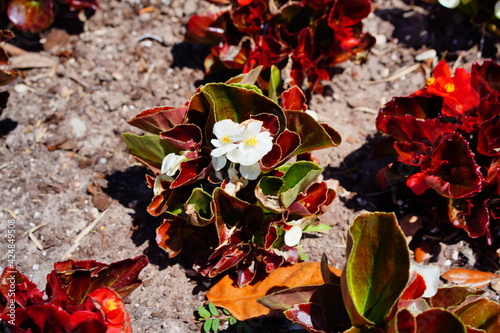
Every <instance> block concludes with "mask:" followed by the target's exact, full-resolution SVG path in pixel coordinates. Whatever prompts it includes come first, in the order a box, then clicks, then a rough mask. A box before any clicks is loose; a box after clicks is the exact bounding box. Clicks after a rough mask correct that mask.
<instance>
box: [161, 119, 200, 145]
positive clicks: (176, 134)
mask: <svg viewBox="0 0 500 333" xmlns="http://www.w3.org/2000/svg"><path fill="white" fill-rule="evenodd" d="M160 137H161V138H162V139H164V140H167V141H169V142H170V143H172V144H173V145H174V146H176V147H177V148H179V149H182V150H198V149H200V148H201V144H202V140H203V134H202V133H201V129H200V128H199V127H198V126H196V125H193V124H180V125H176V126H174V127H173V128H171V129H168V130H166V131H165V132H162V133H160Z"/></svg>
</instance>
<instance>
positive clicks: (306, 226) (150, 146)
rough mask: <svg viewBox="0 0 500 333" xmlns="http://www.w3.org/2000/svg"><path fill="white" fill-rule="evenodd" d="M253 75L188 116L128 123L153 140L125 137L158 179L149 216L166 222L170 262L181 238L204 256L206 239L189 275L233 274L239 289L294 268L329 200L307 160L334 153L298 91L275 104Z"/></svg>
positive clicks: (188, 109)
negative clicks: (305, 235) (261, 274)
mask: <svg viewBox="0 0 500 333" xmlns="http://www.w3.org/2000/svg"><path fill="white" fill-rule="evenodd" d="M259 72H260V67H259V68H257V69H255V70H253V71H251V72H249V73H248V74H242V75H240V76H237V77H235V78H233V79H230V80H229V81H228V82H226V83H210V84H207V85H204V86H201V87H200V88H198V90H197V91H196V93H195V94H194V95H193V96H192V97H191V99H190V100H189V101H188V102H186V104H185V105H184V106H181V107H177V108H176V107H157V108H153V109H149V110H145V111H143V112H141V113H140V114H139V115H137V116H136V117H134V118H133V119H131V120H130V121H129V123H130V124H131V125H133V126H136V127H138V128H140V129H142V130H144V131H146V132H149V133H150V134H148V135H135V134H131V133H125V134H123V139H124V140H125V143H126V144H127V146H128V149H129V150H130V152H131V153H132V155H133V156H134V157H135V158H136V159H138V160H139V161H140V162H142V163H144V164H145V165H146V166H147V167H148V168H149V169H150V170H151V171H152V172H153V173H154V175H153V176H151V175H147V176H146V178H147V181H148V184H149V186H150V187H151V188H153V192H154V197H153V199H152V202H151V204H150V205H149V207H148V209H147V210H148V212H149V213H150V214H152V215H154V216H165V220H164V222H163V224H162V225H161V226H160V227H159V228H158V229H157V236H156V241H157V243H158V244H159V246H160V247H161V248H163V249H165V250H166V251H167V252H168V253H169V255H170V256H172V257H173V256H176V255H177V254H178V253H179V252H180V251H181V248H182V243H183V239H184V238H186V237H188V236H190V235H191V236H194V237H198V241H199V242H200V246H199V248H201V247H202V245H201V244H202V242H203V237H205V236H203V237H202V236H201V235H205V234H208V236H206V237H207V238H208V239H209V243H210V249H209V250H207V251H205V252H203V253H201V254H200V255H198V257H197V260H196V263H195V265H194V268H195V270H197V271H198V272H200V273H201V274H203V275H205V276H208V277H214V276H216V275H218V274H220V273H222V272H224V271H226V270H227V269H229V268H235V269H236V271H237V274H238V279H237V283H238V285H239V286H244V285H246V284H248V283H249V282H251V281H252V280H253V279H254V277H255V275H256V273H257V272H258V271H267V272H269V271H271V270H273V269H275V268H276V267H279V266H281V265H282V264H284V263H295V262H297V261H298V259H299V258H298V255H299V254H298V251H297V247H296V245H297V244H298V243H299V241H300V238H301V235H302V231H303V230H306V231H307V230H312V228H317V216H318V214H320V213H321V212H322V209H323V208H324V207H325V206H327V205H329V204H330V203H331V202H332V200H333V199H334V197H335V191H333V190H332V189H330V188H328V186H327V184H326V183H325V182H322V181H319V180H318V177H319V176H320V174H321V172H322V168H320V167H319V166H318V165H317V164H315V163H313V162H311V159H312V157H311V155H310V154H309V152H310V151H313V150H316V149H322V148H327V147H335V146H337V145H338V144H339V143H340V136H339V134H338V133H337V132H336V131H335V130H333V129H332V128H331V127H329V126H328V125H326V124H320V123H319V122H318V121H317V120H316V119H315V118H314V116H315V114H314V113H313V112H311V111H308V110H306V104H305V96H304V94H303V93H302V91H301V90H300V89H299V88H298V87H296V86H294V87H292V88H290V89H288V90H287V91H285V92H283V94H282V95H281V97H280V98H279V101H278V98H277V97H276V96H275V98H274V99H271V98H268V97H266V96H265V95H263V93H262V92H261V90H260V89H259V88H258V87H257V86H255V85H254V83H255V80H256V78H257V77H258V75H259ZM270 90H271V91H275V89H270ZM271 95H273V96H274V95H275V94H272V93H271ZM278 102H279V103H278ZM294 156H297V159H296V160H295V161H294V162H293V160H292V157H294ZM315 225H316V227H314V226H315ZM196 235H198V236H196ZM210 235H211V236H210ZM200 238H202V239H200Z"/></svg>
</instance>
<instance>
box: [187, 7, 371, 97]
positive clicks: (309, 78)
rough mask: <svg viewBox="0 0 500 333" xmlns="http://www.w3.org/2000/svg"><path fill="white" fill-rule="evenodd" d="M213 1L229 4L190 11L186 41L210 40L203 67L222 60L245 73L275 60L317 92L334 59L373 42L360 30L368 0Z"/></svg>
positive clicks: (212, 66)
mask: <svg viewBox="0 0 500 333" xmlns="http://www.w3.org/2000/svg"><path fill="white" fill-rule="evenodd" d="M211 2H214V1H213V0H212V1H211ZM215 2H216V3H218V4H221V5H229V6H228V7H225V8H224V9H219V10H210V11H208V12H207V13H206V14H203V15H194V16H193V17H192V18H191V19H190V21H189V22H188V25H187V32H186V40H187V41H188V42H193V43H205V44H206V43H208V44H212V45H214V47H213V48H212V52H211V54H210V55H209V56H208V57H207V58H206V59H205V69H206V72H207V73H210V72H213V71H215V70H217V69H218V68H219V67H221V66H224V67H226V68H230V69H236V70H240V71H243V73H246V72H248V71H250V70H251V69H253V68H255V67H257V66H260V65H262V66H264V68H265V69H270V68H271V67H272V66H273V65H274V66H277V67H278V68H279V69H285V68H286V69H287V71H289V73H288V74H289V76H290V80H291V82H290V83H291V84H292V85H298V86H299V87H302V86H303V84H306V85H307V86H308V87H309V88H310V89H312V90H314V91H317V92H321V91H322V85H321V82H320V81H321V80H329V79H331V78H332V76H333V71H332V70H333V67H334V66H335V65H336V64H338V63H341V62H344V61H346V60H349V59H354V58H356V57H357V56H360V55H361V54H363V53H365V52H366V51H367V50H369V49H370V48H371V47H372V46H373V45H374V44H375V39H374V38H373V37H372V36H371V35H370V34H368V33H366V34H365V33H363V32H362V28H363V25H362V23H361V21H362V19H364V18H365V17H367V16H368V14H369V13H370V9H371V2H370V1H369V0H355V1H353V0H336V1H334V0H314V1H309V0H307V1H306V0H294V1H281V0H280V1H267V0H252V1H229V0H226V1H215ZM267 80H268V78H266V79H263V80H262V81H267Z"/></svg>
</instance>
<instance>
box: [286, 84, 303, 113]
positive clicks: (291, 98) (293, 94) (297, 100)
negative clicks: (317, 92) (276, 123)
mask: <svg viewBox="0 0 500 333" xmlns="http://www.w3.org/2000/svg"><path fill="white" fill-rule="evenodd" d="M281 98H282V99H281V107H282V108H283V109H285V110H296V111H306V110H307V105H306V96H305V95H304V93H303V92H302V90H301V89H300V88H299V87H297V86H292V87H290V88H288V89H287V90H285V91H284V92H283V93H282V94H281Z"/></svg>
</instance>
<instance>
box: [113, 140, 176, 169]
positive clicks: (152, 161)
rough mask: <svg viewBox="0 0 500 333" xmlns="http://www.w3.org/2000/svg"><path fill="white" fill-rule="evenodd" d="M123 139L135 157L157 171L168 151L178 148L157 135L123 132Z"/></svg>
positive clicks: (173, 151)
mask: <svg viewBox="0 0 500 333" xmlns="http://www.w3.org/2000/svg"><path fill="white" fill-rule="evenodd" d="M122 138H123V141H125V144H126V145H127V148H128V150H129V151H130V153H131V154H132V155H134V157H135V158H137V159H138V160H139V161H141V162H142V163H144V164H146V165H147V166H149V167H150V168H151V169H152V170H153V171H154V172H157V173H159V172H160V169H161V163H162V162H163V158H164V157H165V156H167V155H168V154H169V153H178V152H179V148H177V147H175V146H174V145H172V144H171V143H169V142H168V141H165V140H162V139H160V137H159V136H158V135H135V134H132V133H123V134H122Z"/></svg>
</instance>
